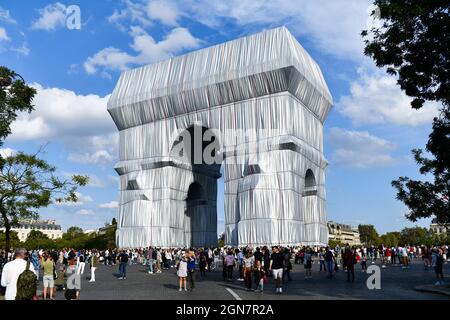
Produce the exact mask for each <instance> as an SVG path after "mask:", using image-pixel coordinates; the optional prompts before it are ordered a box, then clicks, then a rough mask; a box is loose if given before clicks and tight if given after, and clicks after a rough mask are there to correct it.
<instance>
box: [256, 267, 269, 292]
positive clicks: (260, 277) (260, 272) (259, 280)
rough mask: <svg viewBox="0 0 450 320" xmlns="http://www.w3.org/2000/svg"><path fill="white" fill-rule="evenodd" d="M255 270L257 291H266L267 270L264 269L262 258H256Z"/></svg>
mask: <svg viewBox="0 0 450 320" xmlns="http://www.w3.org/2000/svg"><path fill="white" fill-rule="evenodd" d="M255 261H256V262H255V271H254V278H255V284H256V289H255V292H258V291H259V292H261V293H263V292H264V281H265V276H266V272H265V271H264V268H263V267H262V266H261V260H255Z"/></svg>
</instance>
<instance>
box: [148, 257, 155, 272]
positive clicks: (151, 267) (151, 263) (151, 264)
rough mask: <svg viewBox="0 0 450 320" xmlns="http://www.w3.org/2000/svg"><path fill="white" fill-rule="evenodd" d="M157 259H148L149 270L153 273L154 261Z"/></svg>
mask: <svg viewBox="0 0 450 320" xmlns="http://www.w3.org/2000/svg"><path fill="white" fill-rule="evenodd" d="M154 261H155V260H153V259H149V260H148V272H151V273H153V262H154Z"/></svg>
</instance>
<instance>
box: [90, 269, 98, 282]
mask: <svg viewBox="0 0 450 320" xmlns="http://www.w3.org/2000/svg"><path fill="white" fill-rule="evenodd" d="M95 269H97V268H96V267H92V268H91V279H90V281H95Z"/></svg>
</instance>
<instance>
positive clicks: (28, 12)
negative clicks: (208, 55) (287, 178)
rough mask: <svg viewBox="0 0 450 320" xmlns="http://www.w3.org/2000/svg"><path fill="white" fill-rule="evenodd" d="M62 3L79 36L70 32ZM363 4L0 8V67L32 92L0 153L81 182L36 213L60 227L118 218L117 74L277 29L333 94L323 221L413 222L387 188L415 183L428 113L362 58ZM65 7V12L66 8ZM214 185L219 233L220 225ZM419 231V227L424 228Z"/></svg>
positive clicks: (302, 1) (383, 226) (148, 2)
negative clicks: (76, 16) (112, 109)
mask: <svg viewBox="0 0 450 320" xmlns="http://www.w3.org/2000/svg"><path fill="white" fill-rule="evenodd" d="M71 5H77V6H78V7H79V8H80V12H81V26H80V29H73V28H69V27H68V25H67V19H68V17H70V16H71V14H70V13H69V15H68V14H67V12H68V8H70V6H71ZM370 5H371V1H366V0H336V1H333V2H330V1H325V0H318V1H307V0H298V1H292V0H274V1H270V2H269V1H252V0H229V1H218V0H198V1H193V0H185V1H178V0H167V1H162V0H156V1H155V0H135V1H130V0H121V1H112V0H101V1H100V0H99V1H60V2H53V1H44V0H35V1H25V0H16V1H4V0H0V65H6V66H7V67H9V68H11V69H13V70H15V71H16V72H18V73H19V74H21V75H22V76H23V77H24V78H25V79H26V80H27V81H28V82H30V83H32V84H33V85H34V86H35V87H36V88H37V90H38V95H37V97H36V99H35V106H36V111H34V112H33V113H32V114H30V115H28V114H23V115H20V117H19V119H18V121H16V122H15V123H14V125H13V127H12V129H13V134H12V135H11V136H10V137H8V138H7V140H6V142H5V145H4V146H3V149H2V150H1V152H2V153H3V154H9V153H11V152H15V151H17V150H23V151H27V152H34V151H36V150H37V149H38V148H39V147H40V146H41V145H43V144H47V147H46V153H45V154H44V155H43V157H45V158H46V159H47V160H48V161H49V162H51V163H52V164H54V165H56V166H57V167H58V170H59V174H61V175H66V176H70V174H73V173H80V174H87V175H89V176H91V184H90V185H89V186H88V187H85V188H82V189H80V203H78V204H76V205H71V206H68V205H58V206H56V205H52V206H50V207H48V208H44V209H42V210H41V216H42V217H44V218H53V219H56V220H57V221H58V222H59V223H60V224H61V225H62V226H63V228H64V229H66V228H68V227H70V226H72V225H77V226H80V227H82V228H84V229H95V228H98V227H100V226H102V225H103V224H104V223H105V222H107V221H110V220H111V219H112V217H114V216H115V215H116V213H117V195H118V192H117V185H118V179H117V175H116V173H115V171H114V170H113V169H112V168H113V166H114V163H115V162H116V161H117V131H116V129H115V126H114V124H113V122H112V120H111V118H110V117H109V114H108V113H107V112H106V102H107V100H108V95H109V94H110V93H111V92H112V90H113V88H114V85H115V82H116V81H117V79H118V77H119V75H120V72H121V71H123V70H126V69H128V68H133V67H136V66H139V65H145V64H149V63H153V62H156V61H160V60H164V59H167V58H169V57H171V56H176V55H179V54H183V53H186V52H190V51H193V50H196V49H199V48H203V47H208V46H211V45H214V44H218V43H221V42H224V41H228V40H232V39H235V38H238V37H240V36H244V35H248V34H252V33H255V32H259V31H261V30H264V29H267V28H272V27H277V26H281V25H285V26H286V27H287V28H288V29H289V30H290V31H291V32H292V33H293V34H294V35H295V36H296V38H297V39H298V41H299V42H300V43H301V44H302V45H303V47H304V48H305V49H306V50H307V51H308V52H309V53H310V55H311V56H312V57H313V58H314V59H315V60H316V61H317V62H318V64H319V65H320V67H321V69H322V72H323V74H324V76H325V79H326V81H327V83H328V86H329V88H330V91H331V93H332V95H333V98H334V107H333V110H332V111H331V113H330V114H329V116H328V119H327V121H326V122H325V156H326V157H327V159H328V161H329V166H328V168H327V180H326V190H327V214H328V217H329V219H330V220H334V221H337V222H343V223H348V224H352V225H354V226H356V225H358V224H359V223H368V224H374V225H375V226H376V228H377V229H378V231H380V232H382V233H384V232H387V231H394V230H399V229H401V228H403V227H405V226H412V225H413V224H412V223H410V222H408V221H407V220H406V219H405V218H404V214H405V213H406V212H407V209H406V207H404V206H403V205H402V204H401V203H400V202H399V201H397V200H396V199H395V191H394V189H393V188H392V187H391V186H390V182H391V180H393V179H395V178H397V177H399V176H403V175H406V176H410V177H419V176H418V171H417V166H416V165H415V163H414V161H413V159H412V157H411V155H410V149H412V148H416V147H423V146H424V145H425V143H426V140H427V136H428V133H429V131H430V128H431V125H430V124H431V120H432V118H433V116H434V115H436V113H437V112H436V110H437V106H436V105H434V104H427V105H426V106H425V107H424V108H423V109H422V110H420V111H414V110H412V109H411V108H410V106H409V101H410V99H408V98H407V97H406V96H405V95H404V94H403V93H402V92H401V91H400V89H399V88H398V87H397V86H396V84H395V79H394V78H392V77H389V76H387V75H386V73H385V72H384V71H383V70H378V69H377V68H376V67H375V66H374V63H373V62H372V61H371V60H369V59H368V58H366V57H364V55H363V53H362V52H363V51H362V50H363V43H362V41H361V39H360V36H359V34H360V31H361V30H362V29H365V28H366V27H367V26H370V25H372V24H373V23H376V21H375V22H374V21H373V20H372V19H371V18H370V17H369V12H371V11H372V8H371V6H370ZM69 11H70V10H69ZM221 191H222V192H223V182H222V181H220V184H219V202H218V207H219V208H218V214H219V231H221V230H222V229H223V199H222V197H221ZM417 224H419V225H422V226H427V225H428V224H429V221H428V220H423V221H420V222H418V223H417Z"/></svg>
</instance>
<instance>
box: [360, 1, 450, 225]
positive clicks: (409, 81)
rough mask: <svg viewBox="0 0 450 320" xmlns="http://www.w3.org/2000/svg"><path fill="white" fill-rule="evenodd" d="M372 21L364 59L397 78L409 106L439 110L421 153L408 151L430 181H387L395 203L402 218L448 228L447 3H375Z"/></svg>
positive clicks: (449, 93)
mask: <svg viewBox="0 0 450 320" xmlns="http://www.w3.org/2000/svg"><path fill="white" fill-rule="evenodd" d="M374 5H375V6H376V7H377V8H378V9H379V10H374V12H373V13H372V14H373V15H375V14H378V13H379V18H380V19H381V21H382V24H381V26H375V27H373V28H371V29H370V30H364V31H363V32H362V36H363V37H364V39H365V50H364V53H365V54H366V55H367V56H369V57H371V58H373V60H374V61H375V63H376V65H377V66H378V67H380V68H381V67H383V68H384V67H385V68H386V70H387V72H388V73H389V74H391V75H395V76H397V77H398V80H397V83H398V84H399V85H400V87H401V89H402V90H403V91H404V92H405V93H406V94H407V95H408V96H410V97H412V98H413V100H412V102H411V106H412V107H413V108H415V109H420V108H421V107H423V105H424V103H425V102H426V101H435V102H437V103H440V104H441V112H440V115H439V116H438V117H436V118H434V120H433V131H432V133H431V134H430V136H429V140H428V143H427V145H426V150H427V151H428V152H429V153H430V158H427V157H425V155H424V153H423V151H422V150H419V149H415V150H413V154H414V158H415V160H416V162H417V163H418V165H419V166H420V173H421V174H424V175H426V174H429V175H433V176H434V179H433V181H418V180H412V179H410V178H408V177H400V178H399V179H397V180H395V181H392V186H393V187H394V188H396V189H397V199H399V200H400V201H402V202H404V203H405V204H406V205H407V206H408V208H409V209H410V212H409V214H407V218H408V219H410V220H411V221H417V219H420V218H427V217H434V219H435V222H438V223H448V222H450V208H449V196H450V191H449V181H450V174H449V171H450V169H449V166H450V152H449V150H450V72H449V70H450V57H449V49H448V48H450V15H449V8H450V0H440V1H425V0H375V1H374Z"/></svg>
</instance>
